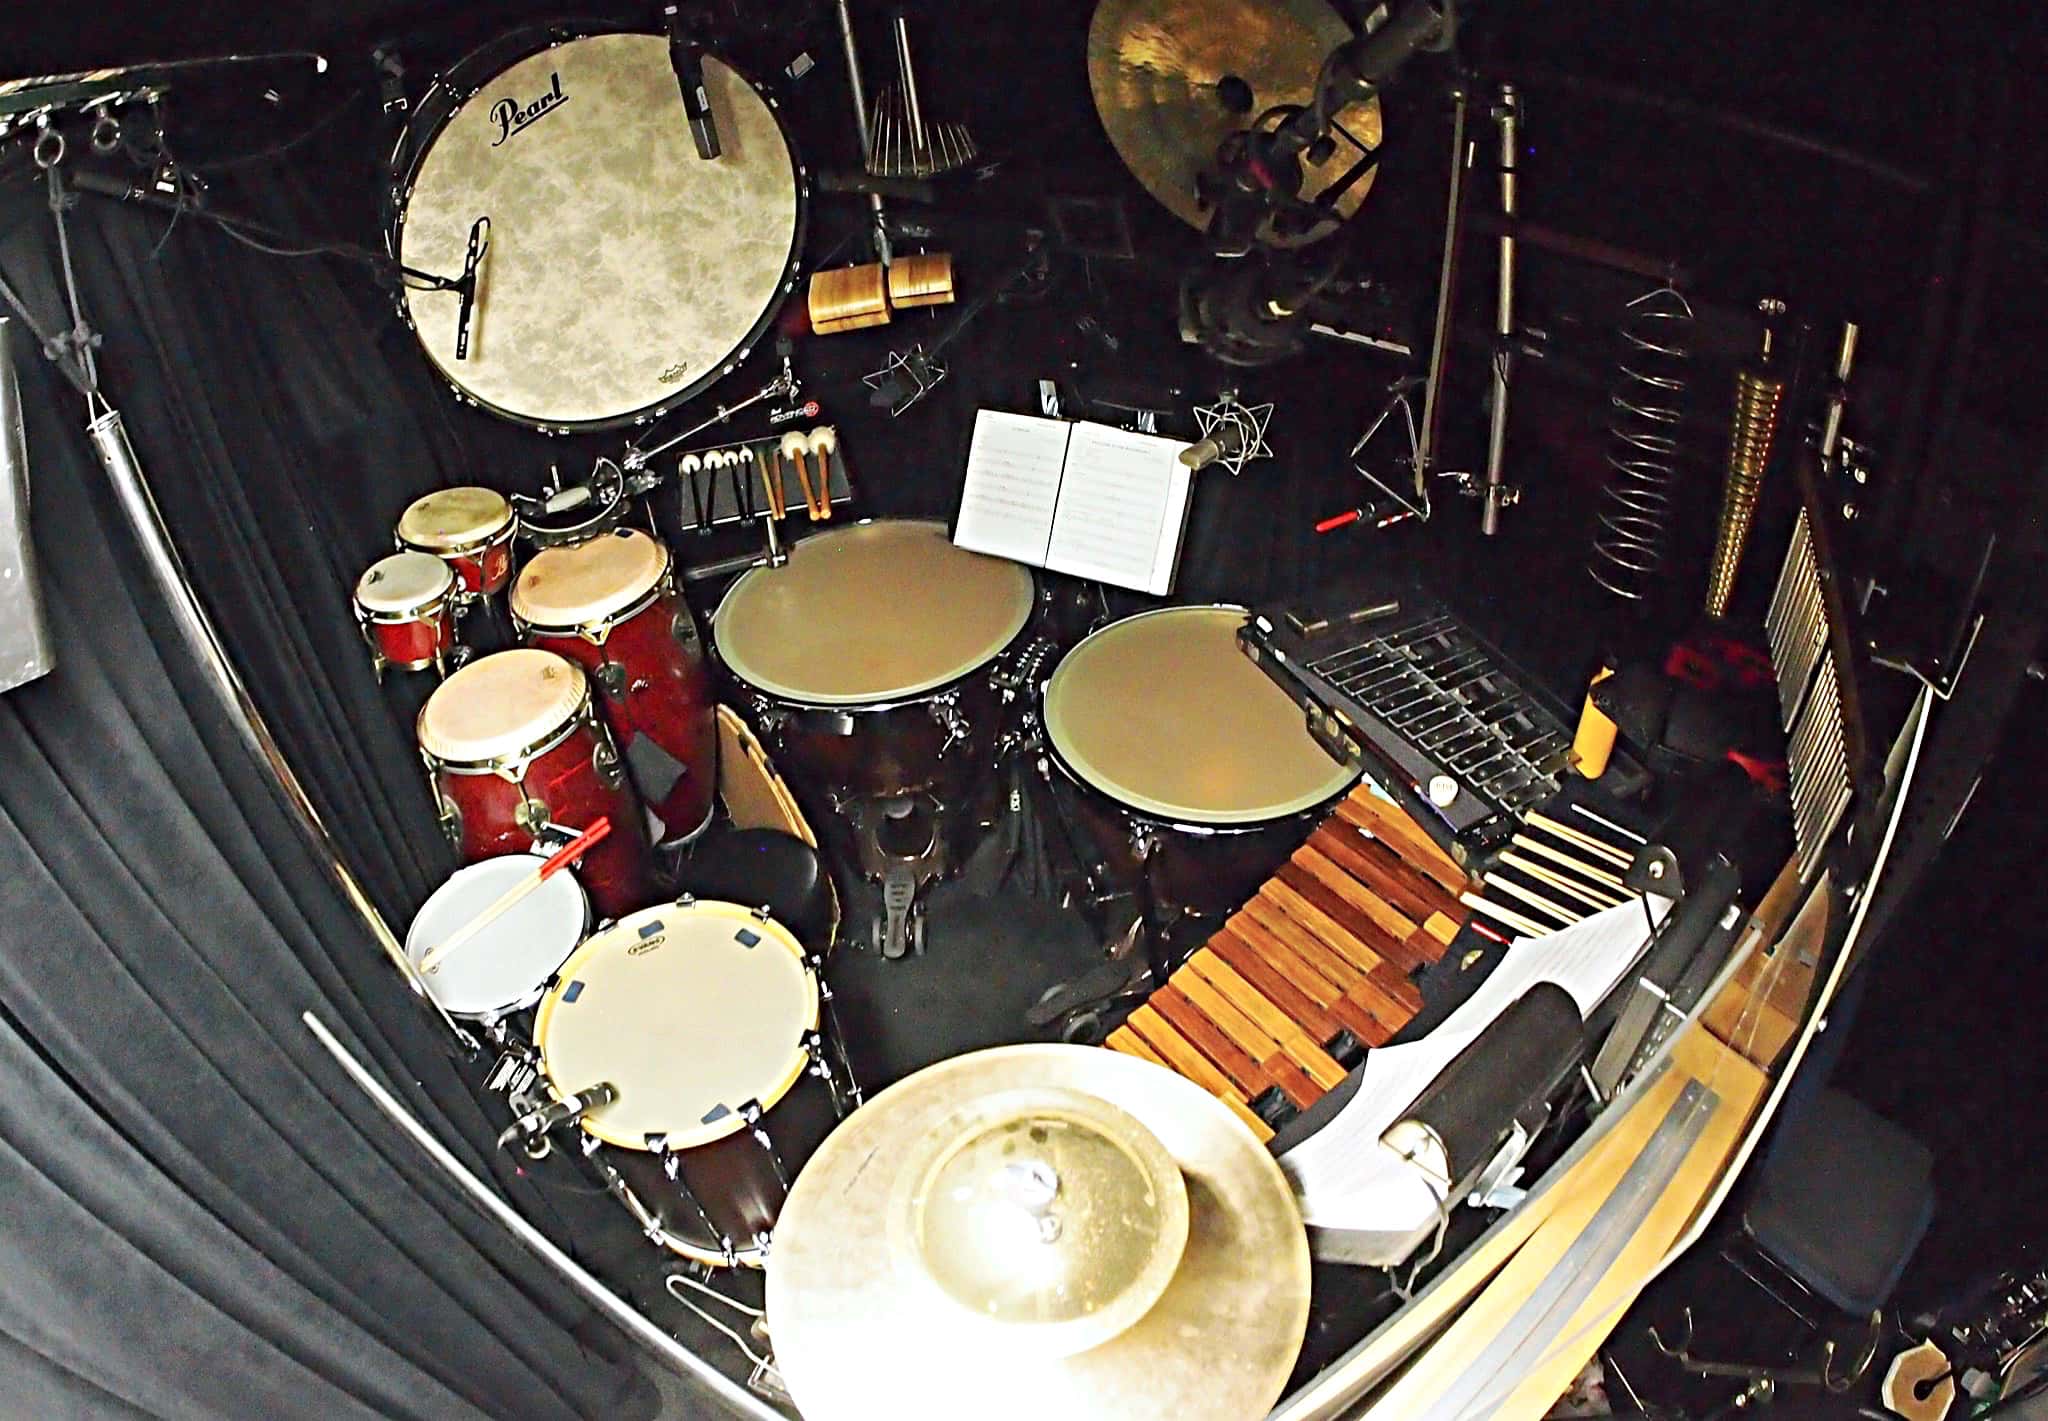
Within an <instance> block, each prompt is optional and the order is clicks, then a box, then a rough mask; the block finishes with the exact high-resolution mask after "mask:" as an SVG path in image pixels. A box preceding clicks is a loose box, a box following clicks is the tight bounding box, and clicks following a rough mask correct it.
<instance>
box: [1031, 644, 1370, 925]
mask: <svg viewBox="0 0 2048 1421" xmlns="http://www.w3.org/2000/svg"><path fill="white" fill-rule="evenodd" d="M1244 619H1245V611H1244V609H1243V608H1241V607H1229V606H1207V607H1166V608H1161V609H1159V610H1157V611H1152V612H1143V613H1140V614H1139V615H1137V616H1135V617H1126V618H1125V619H1123V620H1122V621H1117V622H1112V623H1110V624H1109V625H1108V626H1106V627H1103V628H1102V629H1100V630H1099V631H1096V632H1094V633H1092V634H1091V635H1089V636H1087V637H1084V638H1083V639H1082V640H1081V641H1080V643H1079V644H1078V645H1076V646H1075V647H1074V649H1073V650H1072V651H1070V652H1068V653H1067V654H1066V656H1064V657H1063V658H1061V660H1060V662H1059V665H1058V666H1057V667H1055V668H1054V670H1053V674H1052V678H1051V679H1050V680H1049V681H1048V682H1047V683H1046V687H1045V731H1046V740H1047V743H1048V746H1049V748H1050V751H1051V754H1050V755H1049V757H1048V762H1049V766H1050V767H1053V768H1055V769H1056V771H1057V772H1056V773H1055V774H1054V776H1053V782H1054V784H1055V786H1056V787H1059V788H1061V789H1062V791H1063V794H1062V798H1063V800H1064V802H1065V803H1066V804H1067V805H1068V806H1069V807H1070V809H1071V810H1072V811H1073V812H1074V814H1075V817H1076V818H1078V819H1079V820H1080V821H1081V822H1082V823H1083V824H1084V825H1085V826H1086V827H1087V829H1088V831H1089V833H1090V835H1091V837H1092V838H1093V839H1094V840H1095V842H1096V844H1097V846H1098V847H1099V848H1100V849H1101V851H1102V853H1103V855H1104V858H1105V860H1106V862H1105V865H1104V867H1105V868H1106V869H1107V870H1108V872H1109V876H1110V877H1111V878H1112V879H1122V880H1123V881H1124V882H1126V883H1136V882H1137V881H1139V880H1141V879H1142V881H1143V882H1144V883H1145V884H1146V885H1147V887H1148V889H1149V892H1150V894H1151V897H1152V901H1153V904H1154V907H1155V909H1157V910H1158V911H1159V912H1161V913H1162V915H1164V916H1167V917H1171V916H1173V915H1175V914H1177V913H1178V912H1180V911H1183V910H1185V911H1189V912H1197V913H1211V914H1220V913H1226V912H1229V911H1231V910H1232V909H1234V908H1236V907H1237V905H1238V904H1239V903H1241V902H1243V901H1244V900H1245V899H1246V898H1247V897H1249V896H1250V895H1251V894H1252V893H1253V892H1255V891H1256V890H1257V889H1258V886H1259V885H1260V884H1261V883H1263V882H1265V880H1266V879H1267V878H1268V877H1270V876H1271V875H1272V873H1273V871H1274V870H1275V869H1277V868H1278V867H1279V866H1280V864H1281V863H1283V862H1284V861H1285V860H1286V858H1287V856H1288V855H1289V854H1291V853H1293V852H1294V850H1295V849H1296V848H1297V847H1298V846H1299V844H1300V842H1301V840H1302V838H1303V837H1304V836H1306V835H1307V834H1308V832H1309V831H1310V830H1311V829H1313V828H1314V827H1315V825H1316V824H1317V823H1318V822H1319V821H1320V819H1321V817H1322V815H1323V813H1324V811H1325V809H1326V807H1327V806H1328V805H1329V804H1330V803H1331V802H1332V801H1334V800H1335V799H1336V798H1337V797H1338V796H1339V795H1341V794H1343V793H1344V792H1345V790H1346V789H1348V788H1349V787H1350V785H1351V783H1352V781H1353V780H1355V779H1356V778H1357V777H1358V772H1357V771H1356V770H1354V769H1351V768H1349V767H1348V766H1345V765H1341V764H1339V763H1338V762H1337V761H1335V760H1333V759H1331V758H1330V756H1329V754H1328V753H1327V752H1325V751H1324V750H1323V748H1322V747H1321V746H1320V745H1318V744H1316V742H1315V741H1314V740H1313V739H1312V738H1311V737H1310V736H1309V733H1308V730H1307V728H1306V727H1305V726H1304V725H1303V723H1302V716H1301V712H1300V710H1299V709H1298V708H1296V706H1295V704H1294V702H1293V701H1291V700H1289V699H1288V697H1287V693H1286V692H1284V691H1282V690H1281V689H1280V688H1279V687H1277V686H1275V685H1274V684H1273V683H1272V682H1271V681H1269V680H1267V679H1266V677H1265V675H1264V673H1262V672H1261V671H1260V670H1259V669H1258V667H1256V666H1254V665H1253V664H1252V662H1251V661H1250V659H1249V658H1247V657H1246V656H1245V655H1244V653H1243V652H1241V651H1240V650H1239V649H1238V645H1237V629H1238V628H1239V627H1240V626H1242V625H1243V624H1244Z"/></svg>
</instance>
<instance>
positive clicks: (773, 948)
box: [533, 901, 818, 1150]
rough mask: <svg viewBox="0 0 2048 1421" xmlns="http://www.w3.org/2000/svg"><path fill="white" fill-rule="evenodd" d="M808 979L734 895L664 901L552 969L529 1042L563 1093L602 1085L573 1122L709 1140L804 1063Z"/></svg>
mask: <svg viewBox="0 0 2048 1421" xmlns="http://www.w3.org/2000/svg"><path fill="white" fill-rule="evenodd" d="M817 1026H818V980H817V978H816V977H814V976H812V975H811V970H810V969H809V968H808V967H806V966H805V965H804V960H803V949H802V948H800V947H798V946H797V941H796V939H795V938H794V937H792V936H791V935H790V932H789V929H787V928H785V927H783V926H782V925H781V924H780V923H777V922H774V921H771V920H769V919H765V918H762V917H759V916H757V915H756V914H755V913H753V912H752V911H751V910H749V909H747V908H742V907H741V906H739V905H738V904H737V903H716V902H708V901H707V902H702V903H686V904H675V903H665V904H661V905H660V906H658V907H653V908H646V909H643V910H641V911H640V912H637V913H632V914H629V915H628V916H626V917H624V918H621V919H620V920H619V921H618V923H617V924H615V925H614V926H612V927H610V928H607V929H606V930H605V931H603V932H601V933H599V934H598V935H597V936H595V937H593V938H591V939H590V940H589V941H588V942H586V943H584V944H583V946H582V947H581V948H579V949H577V951H576V954H575V955H574V956H573V957H571V958H570V959H569V960H568V961H567V962H566V963H564V964H563V965H562V971H561V975H560V978H559V980H558V981H557V982H556V983H555V985H554V987H553V988H552V989H551V990H550V991H549V992H548V994H547V996H546V997H545V998H544V999H543V1000H542V1002H541V1005H540V1013H539V1015H538V1016H536V1017H535V1019H534V1030H533V1034H534V1044H535V1045H536V1046H538V1047H539V1048H540V1054H541V1064H542V1067H543V1068H544V1069H545V1070H546V1071H547V1074H548V1079H549V1080H550V1081H552V1082H553V1083H554V1086H555V1089H556V1090H557V1091H558V1092H560V1094H561V1095H562V1097H563V1098H564V1099H567V1098H568V1097H569V1096H571V1095H573V1094H575V1093H577V1092H579V1091H585V1090H588V1089H589V1088H590V1087H591V1086H594V1085H596V1084H598V1083H599V1082H601V1081H608V1082H610V1083H611V1084H612V1086H613V1087H615V1088H616V1089H617V1090H618V1093H619V1098H618V1099H617V1100H615V1101H613V1102H612V1103H611V1104H609V1105H605V1106H600V1107H598V1108H597V1109H595V1110H592V1111H589V1112H588V1113H586V1114H585V1115H584V1117H583V1128H584V1129H586V1130H588V1131H589V1132H590V1133H591V1134H593V1135H595V1136H596V1137H597V1138H598V1139H600V1140H603V1141H605V1142H606V1143H607V1144H613V1145H618V1146H620V1147H621V1148H623V1149H629V1150H644V1149H646V1148H648V1141H649V1140H652V1139H665V1140H666V1143H667V1145H668V1147H669V1148H670V1149H677V1150H686V1149H692V1148H694V1147H696V1146H698V1145H708V1144H710V1143H711V1142H712V1141H713V1140H720V1139H723V1138H725V1137H726V1136H727V1135H730V1134H732V1133H734V1132H735V1131H737V1130H739V1129H741V1128H742V1127H743V1126H744V1125H745V1123H746V1122H745V1121H744V1119H742V1117H741V1114H740V1112H741V1109H742V1108H743V1107H744V1106H746V1105H748V1104H750V1103H753V1104H759V1105H760V1106H761V1108H762V1109H764V1110H765V1109H767V1108H769V1107H770V1106H772V1105H774V1104H775V1102H776V1101H778V1100H780V1099H782V1097H783V1095H784V1094H785V1093H787V1092H788V1090H789V1088H790V1087H791V1086H793V1085H795V1084H796V1082H797V1079H798V1077H800V1076H801V1075H802V1074H803V1070H804V1066H805V1064H806V1063H807V1062H808V1061H809V1059H810V1057H809V1053H808V1051H807V1050H806V1048H805V1045H804V1037H805V1035H806V1034H807V1033H809V1032H812V1031H815V1030H816V1029H817Z"/></svg>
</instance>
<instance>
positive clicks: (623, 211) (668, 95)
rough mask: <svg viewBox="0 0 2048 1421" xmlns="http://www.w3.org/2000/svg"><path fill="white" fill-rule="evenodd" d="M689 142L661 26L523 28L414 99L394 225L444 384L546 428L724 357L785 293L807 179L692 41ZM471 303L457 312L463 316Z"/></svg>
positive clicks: (695, 382) (592, 419)
mask: <svg viewBox="0 0 2048 1421" xmlns="http://www.w3.org/2000/svg"><path fill="white" fill-rule="evenodd" d="M702 64H703V76H704V80H703V91H704V93H705V95H706V97H707V98H708V100H709V104H710V110H711V119H712V122H713V124H714V126H715V127H716V129H717V132H718V141H719V147H720V152H719V156H718V157H717V158H715V159H712V160H710V161H706V160H705V159H703V158H700V157H699V156H698V154H697V149H696V145H695V143H694V142H693V140H692V137H691V127H690V118H689V115H688V114H687V113H686V112H685V111H684V107H683V97H682V91H681V88H680V86H679V85H678V84H677V82H676V70H675V66H674V63H673V60H672V58H671V54H670V44H669V40H668V38H667V37H666V36H665V35H658V34H636V33H598V34H583V35H577V36H573V37H568V38H564V37H563V36H562V35H561V33H560V32H559V31H558V30H555V29H528V30H523V31H520V32H519V33H517V34H513V35H510V36H507V37H505V38H504V39H502V40H499V41H496V42H494V43H492V44H491V45H489V46H488V47H486V48H485V49H483V50H480V51H478V52H477V53H476V54H473V55H471V56H470V57H469V58H467V59H465V60H464V61H462V62H461V63H460V64H458V65H456V66H455V68H454V69H453V70H451V71H450V73H449V74H448V76H447V77H446V79H444V80H443V81H441V82H438V83H436V84H435V85H434V86H433V87H432V88H431V89H429V90H428V91H427V93H426V94H425V95H423V96H422V98H421V102H420V105H419V108H418V111H417V112H418V114H419V120H418V122H417V123H416V124H415V125H414V127H413V128H412V129H411V130H410V131H409V132H408V133H407V135H406V137H405V139H404V141H403V144H402V147H401V150H400V153H399V155H398V160H397V163H396V166H397V169H398V176H397V182H396V187H397V191H398V198H397V212H396V214H395V219H394V221H393V222H392V224H391V227H390V231H389V233H388V237H387V240H388V242H389V245H390V247H391V249H392V251H393V252H394V254H395V255H396V256H397V258H398V259H399V261H401V262H403V263H404V264H405V265H406V266H407V267H408V268H410V269H412V270H413V271H415V272H424V273H427V274H430V275H432V276H435V277H439V278H441V279H442V280H443V282H448V283H452V282H455V281H459V280H461V279H462V278H463V276H464V273H465V272H468V273H471V274H472V275H473V279H474V290H475V299H474V301H473V302H465V301H464V300H463V298H462V296H461V295H460V294H459V292H458V291H456V290H454V289H450V288H449V287H447V286H438V287H437V286H435V285H432V284H430V283H426V282H422V281H419V280H409V281H408V282H407V283H406V289H405V292H404V300H405V308H404V310H405V317H406V321H407V323H408V324H409V325H410V326H411V327H412V328H413V331H414V333H415V334H416V335H417V336H418V337H419V341H420V345H421V346H422V348H423V349H424V350H425V352H426V356H427V359H428V360H429V361H430V362H431V363H432V364H433V365H434V367H435V368H436V369H437V370H438V371H439V372H440V373H441V375H442V376H443V377H444V378H445V379H446V380H447V381H448V382H449V383H450V384H451V385H453V386H454V387H455V389H456V391H457V392H458V394H460V395H461V396H462V397H463V398H464V399H466V400H469V401H471V402H473V403H475V404H477V405H480V406H482V407H483V408H485V409H488V410H490V411H492V412H493V413H495V414H498V415H501V416H503V417H505V418H507V419H512V420H517V421H520V422H522V423H525V424H529V425H533V426H537V427H539V428H541V429H545V430H550V431H568V430H574V429H600V428H607V427H612V426H616V425H620V424H624V423H627V422H630V421H641V422H644V421H646V420H648V419H652V418H656V417H658V416H660V415H662V414H664V413H666V412H668V411H670V410H673V409H674V408H675V407H676V406H677V405H679V404H681V403H682V402H684V401H685V400H688V399H690V398H691V397H692V396H694V395H696V394H698V393H699V392H701V391H702V390H704V389H705V388H706V387H707V386H709V385H710V384H711V383H712V382H713V381H714V380H717V379H719V378H720V377H721V376H723V375H726V374H729V373H730V372H731V371H732V370H733V369H734V368H735V367H736V366H737V365H738V364H739V362H740V361H741V360H743V359H744V358H746V356H747V355H748V354H749V353H751V351H752V349H753V347H754V346H755V345H756V344H757V343H758V342H759V341H760V339H761V338H762V336H763V335H764V334H765V333H766V332H767V329H768V326H769V323H770V321H771V320H772V318H773V317H774V315H775V312H776V311H777V309H778V308H779V307H780V306H781V304H782V302H783V301H784V300H786V299H787V298H788V296H789V295H790V293H791V292H792V291H794V289H795V287H796V282H797V271H798V257H799V255H800V254H801V252H802V247H803V226H804V223H803V217H804V203H805V199H806V196H807V192H806V186H805V182H804V178H803V175H802V173H801V171H800V170H799V168H798V166H797V163H796V159H795V156H794V154H793V151H792V149H791V146H790V142H789V139H788V137H787V135H786V134H785V132H784V130H783V126H782V121H781V117H780V115H779V114H778V112H777V110H776V107H775V104H774V102H773V100H772V99H771V98H770V97H769V96H768V95H767V94H766V93H765V92H764V91H763V90H762V89H760V88H759V87H758V86H756V85H755V84H754V83H753V82H752V81H751V80H749V79H747V78H746V77H745V76H743V75H741V74H740V73H739V72H738V71H736V70H735V69H733V68H732V67H731V66H730V65H728V64H727V63H725V62H724V61H723V60H721V59H719V58H717V57H716V56H713V55H709V54H706V55H704V56H703V59H702ZM465 311H466V312H467V317H468V319H467V324H466V326H465V323H464V313H465Z"/></svg>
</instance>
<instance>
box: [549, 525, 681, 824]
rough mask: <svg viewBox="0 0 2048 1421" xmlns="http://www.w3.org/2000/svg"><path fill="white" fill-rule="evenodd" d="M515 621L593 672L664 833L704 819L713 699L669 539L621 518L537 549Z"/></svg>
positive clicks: (635, 775)
mask: <svg viewBox="0 0 2048 1421" xmlns="http://www.w3.org/2000/svg"><path fill="white" fill-rule="evenodd" d="M512 622H513V625H514V626H515V627H516V628H517V629H518V631H519V634H520V637H521V639H522V640H524V641H525V642H527V643H528V644H529V645H532V646H536V647H539V648H541V649H543V650H546V651H551V652H554V653H556V654H557V655H559V656H564V657H567V658H568V659H569V660H571V661H574V662H576V663H578V664H579V665H581V666H582V667H583V668H584V670H586V671H587V672H588V673H589V674H590V676H591V678H592V679H593V680H595V681H596V682H597V686H598V691H599V693H600V694H601V695H602V696H603V698H604V705H605V712H606V716H607V718H608V719H609V721H610V723H611V727H612V730H613V731H614V732H615V733H616V734H617V736H618V737H619V742H620V745H621V747H622V748H623V749H624V751H625V755H626V764H627V767H628V769H629V770H630V771H631V772H632V775H633V779H634V781H635V782H636V783H637V784H638V785H639V787H640V792H641V794H642V795H643V796H645V798H646V801H647V803H648V805H649V806H650V807H651V808H652V809H653V811H654V814H655V817H656V818H658V819H659V820H661V823H662V838H663V840H664V841H666V842H673V841H676V840H681V839H687V838H689V837H690V836H692V835H694V834H695V833H697V831H698V830H700V829H702V828H703V827H704V825H705V824H706V823H707V822H709V820H710V818H711V811H712V808H713V805H714V802H715V799H716V795H717V790H718V702H717V696H716V693H715V692H714V691H713V690H712V687H711V673H710V671H709V669H708V668H707V667H706V665H705V661H704V647H703V643H702V642H701V641H700V640H699V639H698V636H697V624H696V622H695V621H694V620H693V619H692V618H691V616H690V609H689V607H688V606H687V605H686V604H685V603H684V602H683V599H682V598H681V597H680V596H679V595H678V594H677V592H676V588H675V578H674V574H673V569H672V564H671V561H670V557H669V551H668V548H667V547H666V546H665V545H664V544H662V543H661V542H659V541H658V540H656V539H654V538H651V537H649V536H648V535H647V534H645V533H643V532H641V531H640V530H639V529H637V528H621V529H619V530H617V531H616V532H614V533H611V534H609V535H607V536H605V537H601V538H593V539H591V540H589V541H588V542H583V543H576V544H573V545H571V546H568V547H555V548H547V549H544V550H543V551H541V552H539V553H536V554H535V555H534V557H533V560H532V561H530V562H529V563H527V564H526V566H525V567H524V568H522V569H520V573H519V580H518V581H517V582H516V583H514V584H513V588H512Z"/></svg>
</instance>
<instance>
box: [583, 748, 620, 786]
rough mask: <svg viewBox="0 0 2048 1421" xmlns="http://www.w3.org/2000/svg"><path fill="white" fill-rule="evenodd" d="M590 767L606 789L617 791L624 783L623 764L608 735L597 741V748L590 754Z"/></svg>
mask: <svg viewBox="0 0 2048 1421" xmlns="http://www.w3.org/2000/svg"><path fill="white" fill-rule="evenodd" d="M590 767H591V768H592V769H594V770H596V771H597V777H598V779H599V780H600V781H602V782H603V784H604V787H605V788H606V789H617V788H618V787H619V786H620V785H622V784H624V783H625V782H626V767H625V764H624V762H622V761H621V760H620V759H619V752H618V750H617V748H616V747H614V746H613V744H612V738H611V736H610V735H609V734H606V735H604V736H603V737H602V738H601V739H599V740H598V742H597V748H596V749H594V750H592V751H591V752H590Z"/></svg>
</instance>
